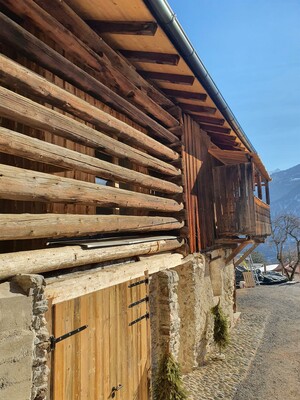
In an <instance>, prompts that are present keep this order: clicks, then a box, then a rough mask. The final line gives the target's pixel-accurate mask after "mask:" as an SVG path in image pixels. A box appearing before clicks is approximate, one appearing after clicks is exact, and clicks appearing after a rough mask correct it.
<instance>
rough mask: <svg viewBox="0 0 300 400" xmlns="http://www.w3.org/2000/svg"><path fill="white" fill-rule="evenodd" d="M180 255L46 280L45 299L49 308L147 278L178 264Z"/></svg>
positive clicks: (159, 257) (151, 258)
mask: <svg viewBox="0 0 300 400" xmlns="http://www.w3.org/2000/svg"><path fill="white" fill-rule="evenodd" d="M183 258H184V257H183V255H181V254H178V253H174V254H171V253H165V254H156V255H153V256H150V257H149V258H147V259H144V260H142V261H138V262H135V263H130V264H128V263H127V264H121V265H118V266H116V267H113V266H111V267H109V268H97V269H94V270H89V271H85V272H81V273H80V272H79V273H74V274H69V275H68V276H61V277H57V278H52V279H51V278H50V279H46V285H47V286H46V289H45V295H46V297H48V298H51V299H52V304H57V303H60V302H63V301H67V300H70V299H73V298H76V297H79V296H83V295H85V294H88V293H93V292H96V291H98V290H101V289H105V288H108V287H111V286H114V285H118V284H120V283H123V282H128V281H130V280H132V279H137V278H140V277H142V276H144V274H145V271H147V273H148V274H149V275H151V274H155V273H157V272H159V271H163V270H165V269H170V268H175V267H177V266H178V265H180V264H182V263H183V262H184V261H183Z"/></svg>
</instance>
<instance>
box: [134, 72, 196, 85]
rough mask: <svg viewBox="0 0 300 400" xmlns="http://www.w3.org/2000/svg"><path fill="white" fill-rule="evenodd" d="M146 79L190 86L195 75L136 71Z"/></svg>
mask: <svg viewBox="0 0 300 400" xmlns="http://www.w3.org/2000/svg"><path fill="white" fill-rule="evenodd" d="M138 73H139V74H140V75H142V76H143V77H144V78H146V79H154V80H156V81H165V82H170V83H177V84H181V85H188V86H192V84H193V83H194V80H195V77H194V76H192V75H179V74H169V73H166V72H154V71H142V70H140V71H138Z"/></svg>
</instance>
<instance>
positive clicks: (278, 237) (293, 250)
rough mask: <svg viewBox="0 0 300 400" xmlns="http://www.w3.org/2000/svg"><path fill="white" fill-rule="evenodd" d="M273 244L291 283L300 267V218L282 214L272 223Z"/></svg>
mask: <svg viewBox="0 0 300 400" xmlns="http://www.w3.org/2000/svg"><path fill="white" fill-rule="evenodd" d="M272 242H273V243H274V245H275V247H276V252H277V255H276V257H277V260H278V262H279V264H280V265H281V268H282V271H283V272H284V273H285V274H286V276H287V277H288V279H289V280H290V281H291V280H293V278H294V275H295V272H296V270H297V268H298V266H299V265H300V217H299V216H297V215H294V214H282V215H279V216H278V217H276V218H275V219H274V220H273V221H272Z"/></svg>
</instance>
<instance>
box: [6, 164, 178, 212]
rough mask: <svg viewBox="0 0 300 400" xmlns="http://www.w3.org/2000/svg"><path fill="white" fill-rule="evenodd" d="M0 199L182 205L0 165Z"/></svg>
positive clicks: (157, 206)
mask: <svg viewBox="0 0 300 400" xmlns="http://www.w3.org/2000/svg"><path fill="white" fill-rule="evenodd" d="M0 199H6V200H17V201H18V200H20V201H40V202H57V203H71V204H84V205H94V206H101V207H125V208H128V207H129V208H138V209H145V210H156V211H165V212H169V211H170V212H177V211H180V210H182V208H183V205H182V204H179V203H177V202H176V201H174V200H171V199H168V198H163V197H157V196H151V195H149V194H144V193H138V192H132V191H129V190H124V189H119V188H114V187H107V186H102V185H98V184H96V183H89V182H83V181H79V180H75V179H70V178H62V177H59V176H55V175H50V174H45V173H43V172H36V171H29V170H26V169H22V168H17V167H12V166H9V165H3V164H1V165H0Z"/></svg>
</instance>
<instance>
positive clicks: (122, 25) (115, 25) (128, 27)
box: [85, 20, 158, 36]
mask: <svg viewBox="0 0 300 400" xmlns="http://www.w3.org/2000/svg"><path fill="white" fill-rule="evenodd" d="M85 22H86V23H87V24H88V25H89V26H90V27H91V28H92V29H93V30H94V31H95V32H97V33H98V34H99V35H101V34H102V33H113V34H119V35H143V36H154V35H155V33H156V31H157V27H158V26H157V23H156V22H151V21H150V22H149V21H99V20H86V21H85Z"/></svg>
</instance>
